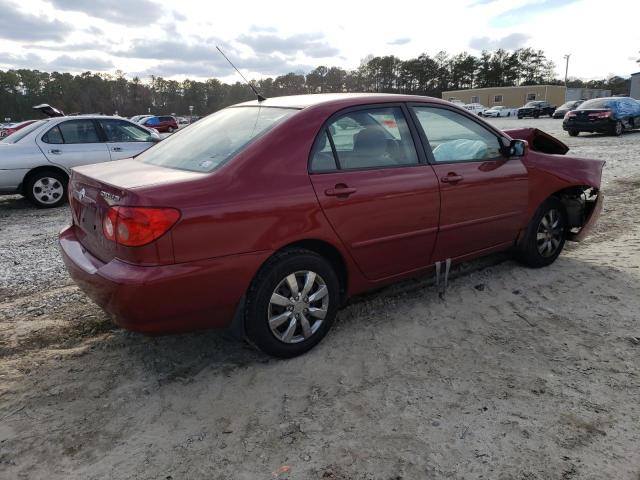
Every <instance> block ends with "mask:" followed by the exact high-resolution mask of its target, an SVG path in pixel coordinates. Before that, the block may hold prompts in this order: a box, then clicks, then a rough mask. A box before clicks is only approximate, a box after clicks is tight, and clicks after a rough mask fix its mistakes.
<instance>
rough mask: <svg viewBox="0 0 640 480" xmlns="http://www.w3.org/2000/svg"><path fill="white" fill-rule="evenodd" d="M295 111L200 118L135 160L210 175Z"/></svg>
mask: <svg viewBox="0 0 640 480" xmlns="http://www.w3.org/2000/svg"><path fill="white" fill-rule="evenodd" d="M297 111H298V110H297V109H293V108H275V107H231V108H225V109H224V110H220V111H218V112H216V113H214V114H212V115H209V116H208V117H207V118H204V119H202V120H200V121H198V122H196V123H194V124H193V125H191V126H190V127H189V128H187V129H185V130H182V131H181V132H179V134H176V135H171V136H170V137H169V138H167V139H165V140H163V141H162V142H160V143H158V144H157V145H156V146H155V147H153V148H151V149H149V150H147V151H145V152H144V153H142V154H141V155H140V156H138V157H137V158H138V159H139V160H142V161H143V162H145V163H150V164H153V165H159V166H161V167H168V168H177V169H179V170H190V171H193V172H211V171H213V170H214V169H215V168H217V167H218V166H219V165H221V164H223V163H224V162H226V161H227V160H230V159H231V158H233V157H234V156H235V155H236V154H237V153H239V152H240V151H241V150H242V149H243V148H245V147H246V146H247V145H249V144H250V143H251V142H252V141H254V140H255V139H256V138H258V137H260V136H261V135H264V134H265V133H266V132H267V131H269V130H271V129H272V128H273V127H275V126H276V125H278V124H279V123H281V122H283V121H284V120H285V119H286V118H289V117H291V116H292V115H294V114H295V113H296V112H297Z"/></svg>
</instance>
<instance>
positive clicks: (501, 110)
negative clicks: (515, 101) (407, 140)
mask: <svg viewBox="0 0 640 480" xmlns="http://www.w3.org/2000/svg"><path fill="white" fill-rule="evenodd" d="M482 115H484V116H485V117H515V116H516V115H518V109H517V108H510V107H503V106H497V107H491V108H489V109H488V110H485V111H484V112H483V113H482Z"/></svg>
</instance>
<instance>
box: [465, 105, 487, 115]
mask: <svg viewBox="0 0 640 480" xmlns="http://www.w3.org/2000/svg"><path fill="white" fill-rule="evenodd" d="M462 108H465V109H467V110H469V111H470V112H471V113H475V114H476V115H480V116H482V115H483V114H484V111H485V110H486V109H487V107H485V106H484V105H482V104H481V103H467V104H465V105H463V106H462Z"/></svg>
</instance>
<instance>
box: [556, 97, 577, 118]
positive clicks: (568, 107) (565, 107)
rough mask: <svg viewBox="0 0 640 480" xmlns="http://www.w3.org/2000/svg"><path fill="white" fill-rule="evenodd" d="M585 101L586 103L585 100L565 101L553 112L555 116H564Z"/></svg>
mask: <svg viewBox="0 0 640 480" xmlns="http://www.w3.org/2000/svg"><path fill="white" fill-rule="evenodd" d="M583 103H584V100H572V101H570V102H567V103H563V104H562V105H560V106H559V107H558V108H556V111H555V112H553V118H564V116H565V115H566V114H567V112H570V111H572V110H575V109H576V108H578V107H579V106H580V105H582V104H583Z"/></svg>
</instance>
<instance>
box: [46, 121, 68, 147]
mask: <svg viewBox="0 0 640 480" xmlns="http://www.w3.org/2000/svg"><path fill="white" fill-rule="evenodd" d="M42 141H43V142H45V143H64V140H63V139H62V134H61V133H60V129H59V128H58V126H57V125H56V126H55V127H53V128H52V129H51V130H49V131H48V132H47V133H45V134H44V136H43V137H42Z"/></svg>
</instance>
